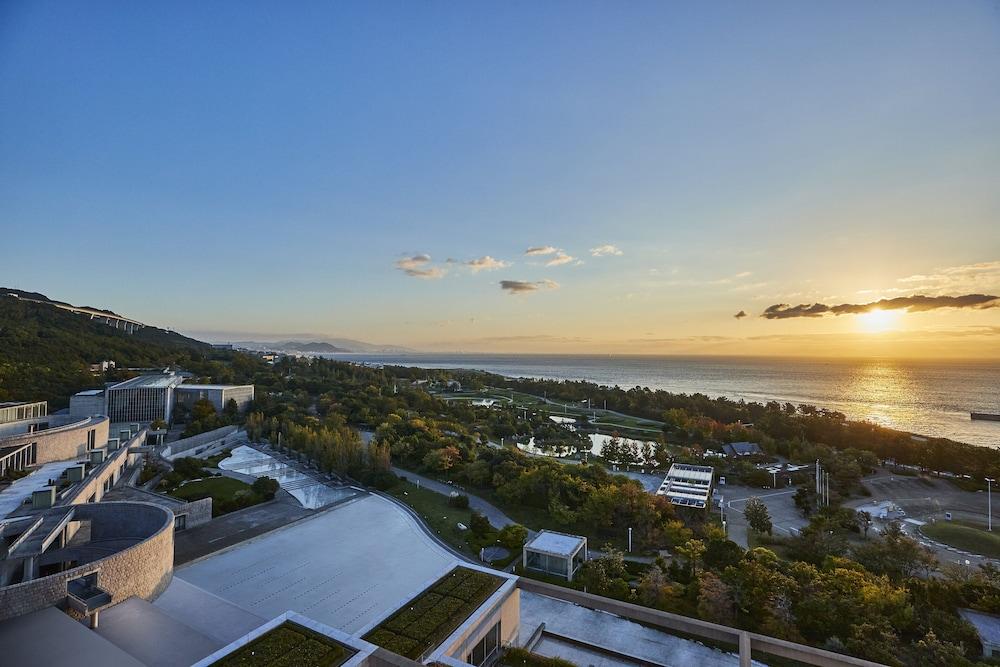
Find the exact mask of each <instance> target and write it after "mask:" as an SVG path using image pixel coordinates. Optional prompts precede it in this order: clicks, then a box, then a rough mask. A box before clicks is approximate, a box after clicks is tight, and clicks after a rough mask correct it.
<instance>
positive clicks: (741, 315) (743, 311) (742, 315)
mask: <svg viewBox="0 0 1000 667" xmlns="http://www.w3.org/2000/svg"><path fill="white" fill-rule="evenodd" d="M746 316H747V311H745V310H741V311H740V312H738V313H736V314H735V315H733V317H735V318H736V319H738V320H742V319H743V318H744V317H746Z"/></svg>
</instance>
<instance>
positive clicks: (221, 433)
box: [160, 426, 239, 459]
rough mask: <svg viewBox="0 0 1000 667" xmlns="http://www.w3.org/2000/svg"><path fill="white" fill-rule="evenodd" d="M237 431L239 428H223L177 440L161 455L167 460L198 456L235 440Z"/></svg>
mask: <svg viewBox="0 0 1000 667" xmlns="http://www.w3.org/2000/svg"><path fill="white" fill-rule="evenodd" d="M237 430H239V428H238V427H237V426H223V427H222V428H217V429H215V430H214V431H208V432H206V433H199V434H198V435H193V436H191V437H190V438H184V439H183V440H175V441H174V442H171V443H168V444H167V445H165V446H164V447H163V449H162V450H161V452H160V455H161V456H163V458H166V459H174V458H176V457H178V456H196V455H197V454H200V453H202V452H203V451H204V450H207V449H208V448H210V447H211V448H214V447H215V446H216V445H221V444H224V443H223V442H222V441H223V440H227V439H235V438H232V436H233V435H234V434H235V433H236V431H237Z"/></svg>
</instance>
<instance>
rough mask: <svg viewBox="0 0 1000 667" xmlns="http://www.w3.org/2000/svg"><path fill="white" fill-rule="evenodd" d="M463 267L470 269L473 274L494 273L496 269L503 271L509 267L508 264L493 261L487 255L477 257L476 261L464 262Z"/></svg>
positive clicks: (501, 261)
mask: <svg viewBox="0 0 1000 667" xmlns="http://www.w3.org/2000/svg"><path fill="white" fill-rule="evenodd" d="M465 265H466V266H468V267H469V268H470V269H472V271H473V272H475V273H479V272H480V271H496V270H497V269H505V268H507V267H508V266H510V262H505V261H503V260H501V259H494V258H492V257H490V256H489V255H485V256H483V257H479V258H478V259H470V260H469V261H468V262H465Z"/></svg>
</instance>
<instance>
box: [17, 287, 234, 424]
mask: <svg viewBox="0 0 1000 667" xmlns="http://www.w3.org/2000/svg"><path fill="white" fill-rule="evenodd" d="M9 291H16V290H9ZM4 292H5V290H0V401H8V400H47V401H49V403H50V407H51V409H53V410H56V409H59V408H62V407H65V406H66V405H68V403H69V397H70V396H71V395H72V394H73V393H75V392H77V391H80V390H81V389H87V388H95V387H99V386H101V385H102V384H103V382H104V380H105V379H116V378H118V377H127V376H128V374H127V371H124V370H123V369H124V368H127V367H133V368H145V367H166V366H168V365H176V366H181V367H183V368H185V369H187V370H191V371H192V372H195V373H196V374H198V375H202V376H206V377H212V378H213V379H214V380H216V381H227V380H229V379H231V378H232V376H233V374H234V372H233V369H232V368H231V367H230V366H231V363H232V362H233V361H234V360H235V358H234V355H233V353H231V352H224V351H218V350H213V349H212V347H211V346H210V345H208V344H207V343H203V342H201V341H197V340H194V339H193V338H187V337H186V336H182V335H180V334H177V333H174V332H172V331H165V330H163V329H157V328H155V327H149V326H147V327H145V328H143V329H140V330H138V331H136V332H135V333H134V334H126V333H125V332H124V331H119V330H116V329H114V328H112V327H109V326H107V325H105V324H103V323H101V322H99V321H96V320H91V319H89V318H87V317H85V316H81V315H77V314H75V313H71V312H69V311H65V310H61V309H59V308H56V307H55V306H51V305H48V304H47V303H36V302H33V301H25V300H23V299H16V298H12V297H10V296H8V295H6V294H5V293H4ZM20 293H21V294H24V295H26V296H27V295H28V294H29V293H27V292H20ZM37 297H42V299H44V296H43V295H32V296H31V297H30V298H37ZM39 300H41V299H39ZM45 300H48V299H45ZM241 358H242V355H241ZM104 359H111V360H114V361H115V362H116V363H117V365H118V371H117V372H116V373H115V374H113V375H111V376H109V377H108V378H105V377H102V376H95V375H94V374H92V373H91V372H90V371H89V366H90V364H92V363H95V362H98V361H102V360H104Z"/></svg>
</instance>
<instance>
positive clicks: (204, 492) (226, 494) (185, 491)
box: [168, 477, 265, 516]
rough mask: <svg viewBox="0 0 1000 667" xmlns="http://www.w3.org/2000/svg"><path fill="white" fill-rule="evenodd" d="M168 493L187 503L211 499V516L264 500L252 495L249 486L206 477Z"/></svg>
mask: <svg viewBox="0 0 1000 667" xmlns="http://www.w3.org/2000/svg"><path fill="white" fill-rule="evenodd" d="M168 493H169V494H170V495H171V496H173V497H174V498H179V499H181V500H186V501H188V502H191V501H192V500H201V499H202V498H209V497H211V498H212V516H219V515H222V514H227V513H229V512H233V511H236V510H238V509H243V508H244V507H250V506H251V505H257V504H258V503H262V502H264V500H265V498H264V497H263V496H260V495H258V494H256V493H254V491H253V489H252V488H251V487H250V485H249V484H247V483H246V482H241V481H240V480H238V479H233V478H231V477H206V478H205V479H199V480H196V481H193V482H188V483H187V484H183V485H182V486H178V487H177V488H176V489H173V490H172V491H169V492H168Z"/></svg>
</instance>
